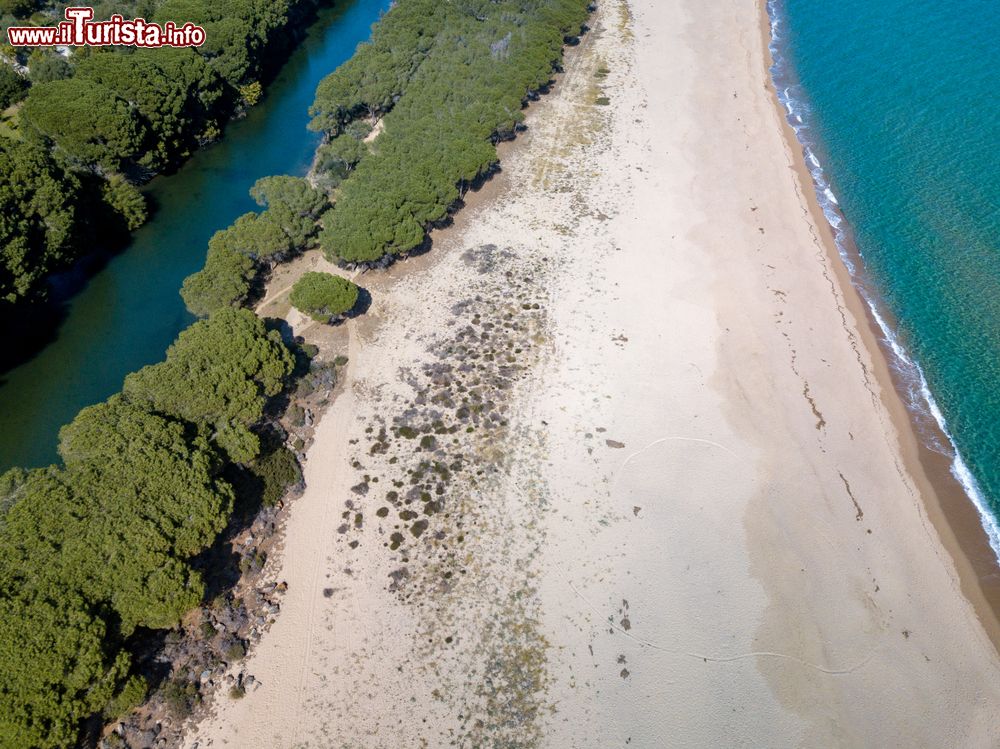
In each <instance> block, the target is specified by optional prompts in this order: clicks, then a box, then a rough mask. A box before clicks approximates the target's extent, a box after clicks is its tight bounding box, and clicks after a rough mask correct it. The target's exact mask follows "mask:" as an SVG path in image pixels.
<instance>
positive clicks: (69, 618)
mask: <svg viewBox="0 0 1000 749" xmlns="http://www.w3.org/2000/svg"><path fill="white" fill-rule="evenodd" d="M292 369H293V358H292V355H291V353H290V352H289V351H288V349H287V348H285V346H284V344H283V343H281V341H280V340H279V339H277V338H276V335H275V334H274V333H269V332H268V331H267V330H266V329H265V326H264V323H263V321H262V320H260V319H259V318H257V316H256V315H254V314H253V313H252V312H250V311H248V310H236V309H226V310H220V312H219V313H218V314H217V315H213V316H212V317H210V318H208V319H207V320H203V321H200V322H198V323H195V324H194V325H193V326H191V327H190V328H189V329H188V330H186V331H184V333H182V334H181V336H180V337H179V338H178V340H177V342H176V343H175V344H174V346H172V347H171V349H170V350H169V351H168V353H167V358H166V361H164V362H163V363H162V364H158V365H154V366H151V367H146V368H145V369H143V370H141V371H140V372H137V373H136V374H134V375H132V376H130V377H129V379H128V381H127V382H126V385H125V389H124V392H123V393H122V394H120V395H116V396H114V397H112V398H111V399H109V400H108V401H107V402H105V403H102V404H99V405H96V406H92V407H90V408H87V409H84V410H83V411H82V412H81V413H80V415H79V416H78V417H77V418H76V419H75V420H74V421H73V423H71V424H69V425H68V426H66V427H65V428H64V429H63V430H62V433H61V435H60V445H59V453H60V455H61V457H62V459H63V465H62V466H52V467H50V468H47V469H41V470H35V471H28V472H25V471H18V470H15V471H11V472H9V473H7V474H5V475H4V476H3V477H2V478H0V511H2V515H0V747H28V746H46V747H48V746H67V745H71V744H72V743H73V742H74V740H75V737H76V732H77V730H78V728H79V723H80V721H81V719H83V718H85V717H87V716H88V715H91V714H93V713H95V712H98V711H101V710H105V709H106V710H108V711H110V712H114V711H115V710H116V709H120V704H119V703H121V700H122V699H123V698H122V694H121V692H122V690H127V691H130V692H136V691H137V689H138V687H137V685H136V682H135V679H134V678H133V679H131V680H130V679H129V656H128V653H127V651H126V650H125V647H124V644H125V638H127V637H128V636H129V635H130V634H131V633H132V632H133V631H134V630H135V629H136V628H137V627H147V628H162V627H170V626H173V625H174V624H176V623H177V621H178V620H179V619H180V617H181V616H182V615H183V614H184V613H185V612H186V611H188V610H190V609H191V608H193V607H195V606H197V605H198V604H199V603H200V602H201V600H202V595H203V591H204V586H203V583H202V581H201V577H200V575H199V574H198V573H197V572H196V571H195V570H194V569H193V568H192V567H191V565H190V559H191V558H192V557H193V556H195V555H196V554H198V553H199V552H201V551H202V550H203V549H205V548H206V547H207V546H209V545H210V544H211V543H212V542H213V541H214V539H215V538H216V536H217V535H218V534H219V532H220V531H221V530H222V529H223V528H224V527H225V525H226V523H227V522H228V519H229V515H230V512H231V510H232V507H233V501H234V495H233V490H232V488H231V487H230V485H229V483H227V481H225V480H224V479H223V478H222V474H223V471H224V470H225V469H226V465H227V462H226V461H227V460H228V461H230V462H238V463H246V464H249V467H250V470H251V471H256V472H257V473H260V474H262V476H263V479H262V480H263V481H264V484H265V486H264V490H265V491H269V492H270V494H271V496H272V497H273V495H274V494H275V493H279V494H280V492H281V491H283V489H284V487H285V486H286V485H287V483H285V484H282V483H281V482H282V481H285V482H292V481H295V480H297V472H296V469H295V467H294V466H293V465H289V456H288V455H287V451H286V450H284V448H281V447H280V445H278V446H272V447H271V448H270V449H269V450H268V453H267V455H266V456H264V458H262V459H261V460H257V461H255V460H254V459H255V458H257V456H258V453H259V451H260V441H259V438H258V436H257V434H256V433H255V431H254V430H255V429H259V428H261V427H262V426H263V425H264V418H263V415H264V410H265V407H266V404H267V402H268V400H269V399H270V398H271V397H272V396H274V395H276V394H277V393H278V392H279V391H280V390H281V389H282V388H283V387H284V385H285V383H286V382H287V380H288V378H289V376H290V374H291V372H292ZM282 452H283V453H285V454H284V455H282ZM292 463H293V464H294V460H292ZM268 482H269V483H268ZM272 501H273V499H272ZM116 701H117V702H116ZM126 701H127V700H126ZM116 705H117V706H116ZM110 712H109V714H110Z"/></svg>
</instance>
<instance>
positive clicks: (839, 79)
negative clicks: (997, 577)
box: [770, 0, 1000, 554]
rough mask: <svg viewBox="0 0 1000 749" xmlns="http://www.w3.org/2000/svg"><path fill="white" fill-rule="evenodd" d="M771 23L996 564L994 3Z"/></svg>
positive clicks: (783, 72)
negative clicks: (978, 512)
mask: <svg viewBox="0 0 1000 749" xmlns="http://www.w3.org/2000/svg"><path fill="white" fill-rule="evenodd" d="M770 11H771V17H772V30H773V31H774V41H773V44H772V52H773V53H774V54H775V59H776V66H775V70H774V71H773V73H774V75H775V80H776V83H777V84H778V89H779V95H780V96H781V97H782V99H783V102H784V103H785V104H786V108H787V109H788V110H789V111H790V122H791V123H792V125H793V126H794V127H796V129H797V131H798V132H799V136H800V140H802V141H803V143H804V144H805V145H806V146H807V158H810V157H811V158H812V159H813V160H812V162H811V164H810V166H811V168H812V169H813V173H814V177H816V178H817V181H818V182H819V187H820V194H821V198H822V199H823V202H824V203H825V205H824V209H825V210H826V212H827V214H828V218H830V219H831V222H832V223H834V224H835V225H837V224H838V222H840V221H841V217H843V218H846V224H844V223H840V225H839V231H840V232H841V233H842V236H841V240H844V239H848V238H849V237H853V240H854V241H855V242H856V245H857V249H858V251H859V252H860V254H861V257H862V259H863V268H856V269H855V270H856V271H858V272H859V277H863V276H867V278H868V280H869V281H870V289H871V291H872V293H870V294H869V297H870V300H871V301H872V302H873V303H874V304H875V306H876V309H881V312H882V314H881V323H882V324H883V326H884V332H885V333H886V335H887V339H888V340H889V341H890V342H891V343H892V345H893V346H894V347H895V349H896V351H897V353H898V357H897V361H896V363H895V364H896V366H897V367H898V369H899V371H900V372H901V374H902V375H903V378H904V380H905V381H906V382H907V383H908V384H909V387H910V400H911V406H912V408H913V409H915V410H916V411H917V412H920V413H923V414H925V416H926V415H928V414H929V415H930V416H933V417H934V418H935V419H936V420H937V421H938V422H939V423H940V424H942V425H944V426H945V427H946V432H947V433H948V434H949V435H950V436H951V444H944V445H942V444H937V445H934V447H935V448H936V449H938V450H940V451H942V452H945V453H946V454H949V455H950V456H951V457H952V458H953V472H954V473H955V474H956V476H957V477H958V478H959V479H960V480H961V481H962V482H963V484H965V486H966V489H967V491H968V492H969V494H970V496H972V497H973V499H974V501H976V503H977V504H978V505H979V506H980V510H981V512H982V513H983V514H984V520H985V525H986V527H987V531H988V532H989V533H990V535H991V542H992V544H993V547H994V551H996V552H997V553H998V554H1000V536H998V535H997V533H996V530H997V524H996V518H997V517H998V516H1000V156H998V148H1000V96H998V90H1000V3H998V2H996V0H936V1H935V2H930V1H929V0H916V1H914V0H838V2H824V3H817V2H814V1H813V0H771V4H770ZM834 201H836V202H834ZM837 203H839V208H838V206H837ZM845 233H846V234H845ZM848 241H849V239H848ZM918 421H919V419H918ZM956 447H957V454H954V449H955V448H956Z"/></svg>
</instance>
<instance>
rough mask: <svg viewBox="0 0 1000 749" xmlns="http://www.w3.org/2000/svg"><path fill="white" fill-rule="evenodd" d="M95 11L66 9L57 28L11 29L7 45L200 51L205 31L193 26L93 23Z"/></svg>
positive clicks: (140, 21) (117, 20)
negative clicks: (64, 18) (174, 48)
mask: <svg viewBox="0 0 1000 749" xmlns="http://www.w3.org/2000/svg"><path fill="white" fill-rule="evenodd" d="M93 17H94V9H93V8H66V20H65V21H61V22H60V23H59V25H58V26H11V27H10V28H8V29H7V41H8V42H10V45H11V46H12V47H55V46H65V47H82V46H91V47H104V46H112V45H119V46H125V47H200V46H201V45H202V44H204V43H205V29H203V28H202V27H201V26H195V25H194V24H193V23H190V22H189V23H185V24H184V25H182V26H178V25H177V24H175V23H174V22H173V21H167V22H166V23H164V24H163V25H162V26H161V25H160V24H158V23H151V22H148V21H146V20H145V19H143V18H132V19H126V18H123V17H122V16H119V15H117V14H116V15H113V16H111V18H110V19H109V20H107V21H92V20H91V19H92V18H93Z"/></svg>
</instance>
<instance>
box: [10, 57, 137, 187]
mask: <svg viewBox="0 0 1000 749" xmlns="http://www.w3.org/2000/svg"><path fill="white" fill-rule="evenodd" d="M21 118H22V120H23V123H24V127H25V128H26V129H28V130H29V131H31V132H34V133H36V134H38V135H41V136H43V137H45V138H47V139H50V140H51V141H52V142H53V143H54V144H55V146H56V147H57V148H58V149H59V150H60V151H62V152H63V153H65V154H66V155H67V156H68V157H69V158H71V159H73V160H75V161H76V162H78V163H79V164H81V165H89V164H98V165H100V166H101V167H103V168H104V169H106V170H110V171H118V170H119V169H121V167H122V166H123V165H124V164H125V162H127V161H128V160H129V159H131V158H132V157H134V156H135V155H136V154H139V153H141V152H142V145H143V143H144V142H145V140H146V137H147V135H148V132H147V130H146V127H145V125H143V123H142V121H141V120H140V118H139V114H138V112H137V111H136V109H135V108H134V107H132V106H131V105H130V104H129V103H128V102H127V101H125V100H124V99H122V98H121V97H119V96H117V95H116V94H115V92H114V91H113V90H112V89H109V88H107V87H105V86H102V85H100V84H99V83H95V82H94V81H90V80H84V79H82V78H76V77H74V78H68V79H66V80H61V81H51V82H50V83H43V84H41V85H39V86H36V87H35V88H34V90H33V91H32V92H31V96H29V97H28V100H27V101H26V102H25V103H24V107H23V108H22V109H21Z"/></svg>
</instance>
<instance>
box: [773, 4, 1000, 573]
mask: <svg viewBox="0 0 1000 749" xmlns="http://www.w3.org/2000/svg"><path fill="white" fill-rule="evenodd" d="M778 5H779V0H768V2H767V13H768V18H769V19H770V26H771V41H770V44H769V50H770V52H771V59H772V61H773V65H772V66H771V77H772V80H773V82H774V87H775V90H776V91H777V92H778V100H779V102H780V103H781V105H782V107H783V108H784V109H785V111H786V112H787V115H788V116H787V119H788V124H789V125H790V126H791V127H792V130H793V131H794V132H795V137H796V138H797V139H798V141H799V144H800V145H801V146H802V152H803V154H804V156H805V158H806V161H807V163H808V164H810V165H811V168H810V169H809V172H810V174H811V175H812V178H813V187H814V188H815V190H816V196H817V199H818V200H819V204H820V208H821V209H822V211H823V215H824V216H825V217H826V220H827V221H828V222H829V224H830V226H831V227H832V228H833V235H834V240H835V242H836V245H837V252H838V254H839V255H840V259H841V261H842V262H843V263H844V266H845V267H846V268H847V271H848V273H849V274H850V276H851V278H852V280H853V282H854V285H855V288H857V290H858V292H859V293H860V295H861V298H862V299H864V301H865V304H867V305H868V309H869V310H871V313H872V317H873V318H874V320H875V322H876V324H877V325H878V328H879V330H880V331H881V333H882V337H883V342H884V343H885V345H887V346H888V347H889V349H890V350H891V351H892V353H893V357H894V358H893V361H892V362H891V363H890V364H891V366H892V367H893V368H894V369H895V370H896V372H897V373H898V374H899V375H900V380H901V381H902V382H903V384H904V387H905V388H906V393H905V395H906V405H907V407H908V408H909V409H910V410H911V411H912V412H913V413H914V414H916V416H917V417H918V418H917V421H918V424H919V421H920V419H921V418H927V417H930V418H932V419H933V420H934V422H935V423H936V424H937V426H938V428H939V429H940V431H941V433H942V434H944V435H945V436H946V437H947V440H948V444H947V445H942V444H941V443H940V442H939V441H938V440H937V439H935V438H934V437H933V436H932V435H931V434H930V433H927V434H923V435H922V436H923V438H924V441H925V443H926V444H927V446H928V447H929V448H930V449H932V450H935V451H937V452H939V453H941V454H942V455H945V456H946V457H948V458H949V459H950V460H951V474H952V476H954V477H955V479H956V480H957V481H958V482H959V483H960V484H961V485H962V488H963V489H964V490H965V493H966V494H967V495H968V497H969V499H970V500H971V501H972V503H973V505H975V507H976V509H977V510H978V511H979V516H980V519H981V521H982V525H983V529H984V530H985V531H986V535H987V537H988V538H989V543H990V547H991V548H992V549H993V553H994V554H995V555H996V557H997V559H998V560H1000V522H998V521H997V518H996V517H995V516H994V515H993V513H992V512H991V511H990V509H989V504H988V503H987V501H986V497H985V495H984V494H983V492H982V489H981V488H980V486H979V483H978V482H977V481H976V478H975V476H973V474H972V471H970V470H969V467H968V465H966V463H965V461H964V460H963V459H962V455H961V453H960V452H959V450H958V447H957V445H956V444H955V440H954V438H953V437H952V435H951V432H950V431H948V422H947V420H946V419H945V417H944V414H943V413H942V412H941V409H940V407H939V406H938V403H937V401H936V400H935V398H934V394H933V393H931V390H930V388H929V387H928V385H927V379H926V377H925V376H924V371H923V369H922V368H921V366H920V364H919V363H918V362H917V361H915V360H914V359H913V358H912V357H911V356H910V354H909V353H908V352H907V350H906V347H905V346H904V345H903V343H902V342H901V341H900V340H899V336H897V335H896V332H895V331H894V330H893V329H892V327H891V326H890V325H889V323H888V322H887V321H886V319H885V317H884V316H883V315H882V314H881V312H880V311H879V307H880V304H879V302H878V300H877V299H876V298H875V296H874V295H873V293H872V292H871V291H870V287H869V285H868V284H867V283H866V282H865V279H864V278H863V277H862V276H861V274H860V273H859V270H858V268H857V267H856V264H855V262H854V259H853V258H852V256H851V255H850V253H849V252H848V251H847V246H848V244H847V225H846V222H845V220H844V217H843V214H842V213H841V212H840V202H839V201H838V200H837V197H836V195H835V194H834V192H833V188H832V187H831V185H830V183H829V181H828V179H827V177H826V174H825V172H824V171H823V165H822V163H821V161H820V159H819V157H818V156H817V154H816V150H815V149H816V141H815V140H813V138H812V131H811V128H810V126H809V108H808V106H807V104H806V103H805V97H804V96H802V95H801V93H800V90H799V87H798V86H797V85H796V84H794V83H790V82H789V78H788V77H789V75H790V72H791V69H790V67H789V63H788V61H787V60H786V59H785V55H784V52H783V50H782V48H781V39H782V26H783V24H784V20H783V19H782V16H781V12H780V10H779V8H778Z"/></svg>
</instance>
